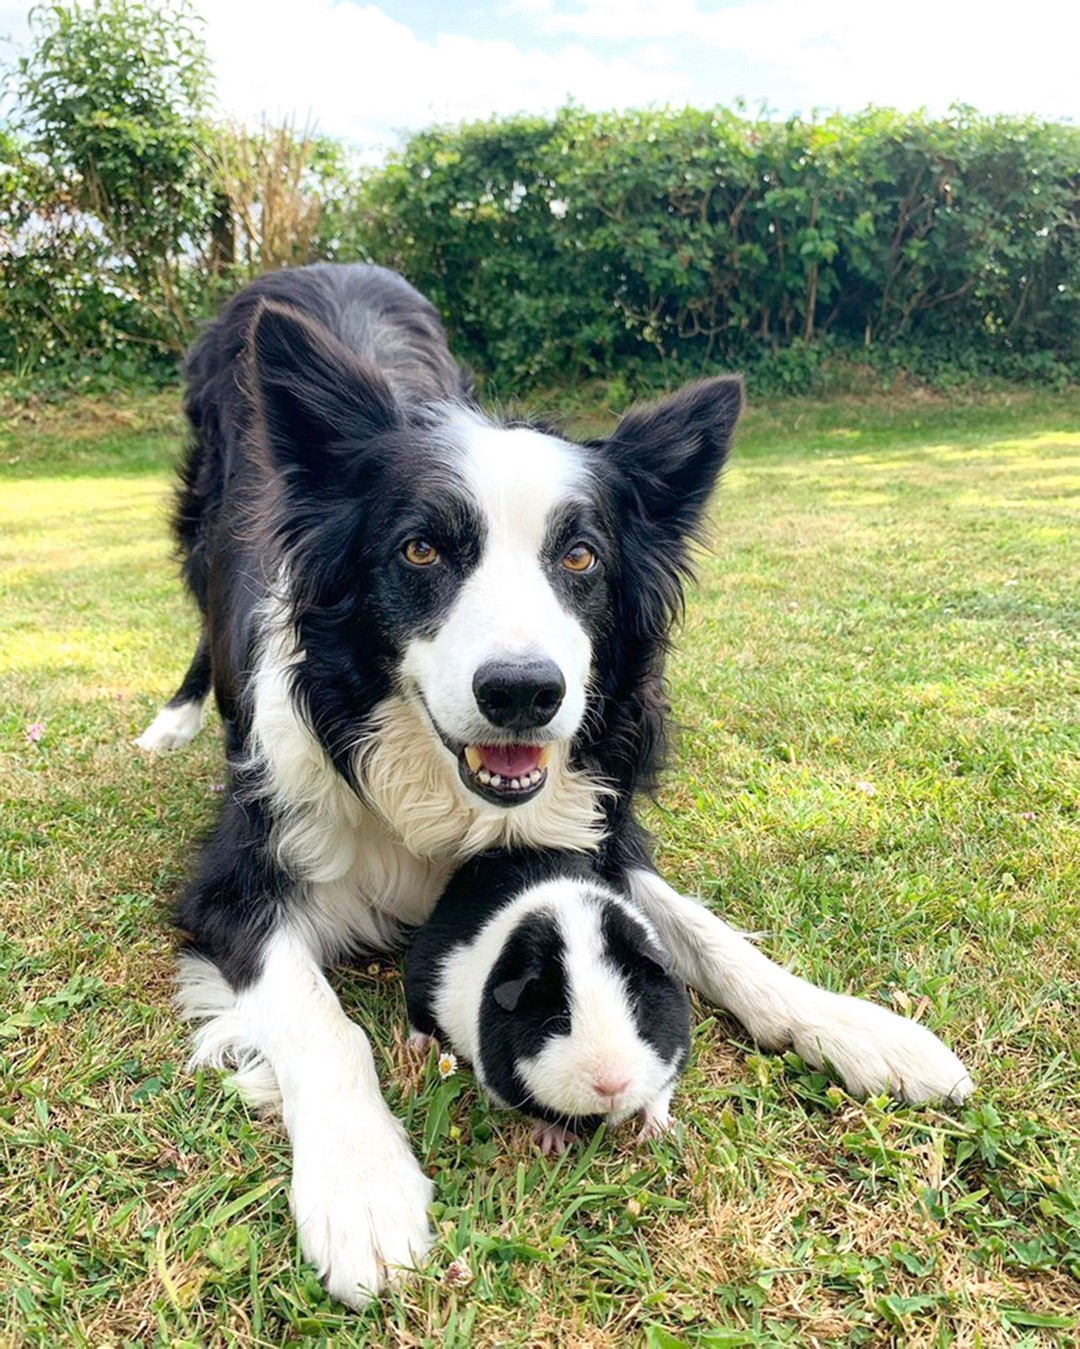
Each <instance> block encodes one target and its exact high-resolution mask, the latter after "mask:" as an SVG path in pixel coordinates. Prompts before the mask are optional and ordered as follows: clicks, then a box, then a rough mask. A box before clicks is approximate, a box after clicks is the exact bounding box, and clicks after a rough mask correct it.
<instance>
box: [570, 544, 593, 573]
mask: <svg viewBox="0 0 1080 1349" xmlns="http://www.w3.org/2000/svg"><path fill="white" fill-rule="evenodd" d="M599 560H600V559H599V558H598V557H597V556H596V554H595V553H594V552H593V550H592V549H591V548H590V547H589V545H588V544H587V543H575V544H574V546H573V548H570V549H568V551H567V553H566V556H565V557H564V558H563V560H562V564H563V566H564V567H565V568H566V570H567V571H574V572H577V573H578V574H579V575H581V574H583V573H584V572H587V571H592V570H593V568H594V567H595V566H596V564H597V562H598V561H599Z"/></svg>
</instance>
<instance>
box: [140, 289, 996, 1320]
mask: <svg viewBox="0 0 1080 1349" xmlns="http://www.w3.org/2000/svg"><path fill="white" fill-rule="evenodd" d="M742 398H743V395H742V386H741V383H740V382H739V380H738V379H735V378H716V379H708V380H704V381H703V382H701V383H698V384H694V385H691V386H690V387H688V388H685V389H683V390H682V391H681V392H679V393H676V394H674V395H673V396H671V397H669V398H667V399H666V400H664V401H662V402H660V403H657V404H656V405H654V406H651V407H644V408H639V409H635V410H632V411H630V412H629V413H627V414H626V416H624V417H623V419H622V421H621V422H620V423H619V425H618V427H617V429H616V430H615V431H614V433H613V434H612V435H611V436H610V437H609V438H607V439H605V440H597V441H593V442H589V443H587V444H575V443H572V442H571V441H569V440H567V439H565V438H563V437H562V436H560V435H557V434H554V433H552V432H551V431H550V430H547V429H543V428H540V427H534V426H531V425H526V424H523V423H520V422H514V421H498V420H494V419H492V418H491V417H489V416H487V415H485V414H484V413H483V412H482V411H481V410H480V408H479V407H478V406H477V405H476V403H475V402H474V400H473V398H472V396H471V390H470V382H469V380H468V378H467V377H466V376H465V375H464V374H463V372H462V371H461V369H460V368H459V367H458V366H457V365H456V364H455V362H454V360H453V359H452V357H451V355H450V352H449V350H448V347H447V343H446V337H445V333H444V331H443V327H442V324H441V323H440V320H439V317H438V315H437V313H436V311H435V309H434V308H433V307H432V305H431V304H429V303H428V302H427V301H426V300H425V299H424V298H423V297H422V296H420V295H419V294H418V293H417V292H416V291H415V290H413V289H412V287H410V286H409V285H408V284H407V283H406V282H405V281H403V280H402V279H401V278H400V277H398V276H396V275H394V274H393V273H390V272H387V271H384V270H382V269H380V268H377V267H367V266H333V265H323V266H316V267H307V268H299V269H296V270H293V271H284V272H278V273H276V274H274V275H270V276H266V277H264V278H262V279H261V280H258V281H256V282H254V283H253V284H252V285H250V286H248V287H247V288H246V289H245V290H244V291H242V292H241V293H240V294H238V295H237V296H236V297H234V299H233V300H232V301H231V302H230V303H229V304H228V305H227V306H226V307H225V309H224V311H223V313H222V314H221V316H220V318H218V319H217V321H216V322H214V323H212V324H211V325H210V326H209V327H208V328H207V329H206V331H205V332H204V334H203V335H202V337H201V338H200V339H199V341H198V342H197V344H196V345H195V348H194V350H193V351H192V353H191V356H190V359H189V362H188V367H187V394H186V400H185V409H186V412H187V416H188V418H189V420H190V423H191V428H192V437H191V441H190V446H189V449H188V452H187V455H186V458H185V461H184V463H183V466H182V469H181V484H180V489H179V494H178V500H177V506H176V513H175V532H176V536H177V539H178V541H179V545H180V550H181V555H182V558H183V572H184V578H185V580H186V583H187V585H188V587H189V588H190V590H191V592H192V594H193V595H194V597H195V599H196V601H197V602H198V605H199V609H200V611H201V613H202V617H203V629H202V636H201V638H200V641H199V645H198V649H197V651H196V653H195V658H194V660H193V661H192V664H191V668H190V669H189V671H188V673H187V676H186V677H185V679H184V682H183V684H182V686H181V688H180V690H179V692H178V693H177V694H176V696H175V697H174V698H173V699H172V700H171V702H170V703H169V704H168V705H167V706H166V707H165V708H164V709H163V710H162V712H161V713H160V714H159V715H158V717H157V718H156V719H155V720H154V722H153V723H152V724H151V725H150V726H149V727H148V729H147V730H146V731H145V732H144V734H143V735H142V737H141V738H140V741H139V743H140V744H141V745H142V746H143V747H144V748H148V749H164V748H171V747H173V746H176V745H178V744H183V743H185V742H186V741H188V740H190V739H191V737H192V736H193V735H194V734H195V732H196V731H197V730H198V729H199V726H200V724H201V721H202V713H203V707H204V704H205V702H206V699H207V697H208V696H209V694H210V691H211V688H212V690H213V693H214V696H215V698H216V701H217V705H218V708H219V709H220V712H221V716H222V719H223V722H224V726H225V736H226V748H227V755H228V762H229V786H228V791H227V793H226V795H225V797H224V807H223V811H222V815H221V819H220V821H219V823H218V825H217V828H216V830H215V832H214V833H213V835H212V837H211V838H210V839H209V840H208V842H207V843H206V845H205V846H204V848H203V851H202V854H201V857H200V860H199V862H198V864H197V867H196V869H195V873H194V876H193V879H192V881H191V883H190V885H189V886H188V888H187V891H186V893H185V894H184V896H183V898H182V900H181V902H180V908H179V923H180V926H181V928H182V929H183V930H184V932H185V933H186V947H185V950H184V952H183V954H182V957H181V962H182V969H181V1001H182V1006H183V1008H184V1010H185V1011H186V1013H187V1014H188V1015H190V1016H191V1017H193V1018H196V1019H198V1020H199V1021H200V1022H201V1026H200V1028H199V1030H198V1031H197V1033H196V1036H195V1061H197V1062H201V1063H208V1064H215V1065H222V1064H225V1063H228V1064H231V1065H232V1066H233V1067H234V1068H235V1069H236V1070H237V1077H238V1080H239V1083H240V1085H241V1087H242V1088H245V1089H246V1090H247V1092H248V1094H249V1096H250V1097H252V1098H254V1099H256V1100H262V1101H263V1102H276V1103H278V1104H279V1105H280V1108H281V1111H282V1113H283V1116H284V1121H285V1125H286V1128H287V1129H288V1132H289V1136H290V1139H291V1143H292V1148H293V1176H292V1203H293V1210H294V1212H295V1216H296V1221H297V1223H298V1225H299V1230H300V1237H301V1244H302V1248H303V1251H304V1253H305V1254H306V1256H307V1257H308V1258H309V1259H310V1260H312V1261H313V1262H314V1263H315V1264H316V1265H317V1266H318V1268H319V1270H320V1273H321V1274H322V1276H323V1278H324V1279H325V1281H326V1285H327V1287H328V1289H329V1290H330V1291H331V1292H332V1293H333V1294H335V1295H336V1296H337V1297H339V1298H340V1299H341V1300H342V1301H344V1302H347V1303H351V1304H353V1305H354V1306H358V1305H361V1304H362V1303H363V1302H364V1301H365V1300H366V1299H367V1298H369V1297H371V1296H373V1295H374V1294H376V1293H377V1292H378V1290H379V1289H380V1288H381V1287H382V1286H383V1285H384V1284H385V1282H386V1281H387V1279H388V1278H391V1277H393V1275H394V1273H395V1271H397V1270H400V1269H402V1268H405V1267H409V1266H412V1265H414V1264H416V1262H418V1261H419V1260H421V1259H422V1257H423V1256H424V1254H425V1253H426V1251H427V1250H428V1248H429V1246H430V1243H431V1241H432V1234H431V1231H430V1229H429V1225H428V1216H427V1206H428V1202H429V1200H430V1198H431V1189H432V1187H431V1182H430V1181H429V1179H428V1178H427V1176H426V1175H425V1173H424V1171H423V1170H422V1169H421V1168H420V1166H419V1164H418V1163H417V1160H416V1158H415V1157H414V1155H413V1153H412V1150H411V1149H410V1146H409V1143H408V1141H407V1139H406V1137H405V1133H404V1131H403V1129H402V1127H401V1125H400V1124H399V1123H398V1121H397V1120H396V1119H395V1118H394V1116H393V1115H392V1114H391V1113H390V1111H389V1109H388V1108H387V1106H386V1105H385V1104H384V1102H383V1100H382V1097H381V1094H380V1090H379V1083H378V1080H377V1077H376V1073H375V1067H374V1061H373V1057H372V1052H371V1048H370V1046H369V1043H368V1040H367V1037H366V1035H365V1034H364V1031H363V1030H362V1029H361V1027H360V1026H358V1025H356V1024H355V1023H354V1022H353V1021H351V1020H350V1019H349V1018H348V1017H347V1016H346V1015H345V1013H344V1011H343V1010H342V1008H341V1006H340V1004H339V1002H338V1000H337V998H336V996H335V995H334V993H333V991H332V990H331V987H330V985H329V983H328V982H327V981H326V979H325V977H324V975H323V970H324V969H325V968H326V967H327V966H328V965H329V964H331V963H332V962H334V961H336V960H338V959H340V958H343V957H347V956H348V955H349V954H350V953H353V952H357V951H361V950H372V949H378V950H386V949H389V948H391V947H393V946H394V945H395V944H396V942H397V941H398V938H399V936H400V935H401V934H402V931H403V929H404V927H406V926H407V925H410V924H419V923H422V922H423V921H424V919H425V917H426V915H427V914H428V912H429V910H430V909H431V907H432V905H433V904H434V902H435V900H436V898H437V897H438V895H439V894H440V892H441V890H442V889H443V887H444V885H445V883H446V881H447V879H448V877H449V875H450V873H451V872H452V871H453V870H454V869H455V867H456V866H457V865H459V864H460V863H461V862H462V861H463V860H464V859H466V858H468V857H470V856H472V855H474V854H476V853H478V852H480V851H481V850H483V849H487V848H492V847H514V848H522V847H525V848H530V847H536V848H564V849H565V848H569V849H576V850H582V851H589V852H592V853H593V854H594V855H595V857H596V859H597V866H598V868H599V871H600V873H601V874H602V875H603V876H604V877H605V878H606V879H607V880H608V881H610V882H611V883H612V884H614V885H616V886H617V887H619V888H621V889H622V891H623V892H624V893H626V894H627V895H628V896H629V897H630V899H631V900H632V901H633V902H635V903H636V904H637V905H639V906H640V908H641V909H642V910H643V911H644V913H645V914H646V915H647V917H648V918H649V920H650V921H651V922H652V924H653V926H654V927H655V929H656V931H657V932H658V934H659V936H660V938H661V940H662V941H663V943H664V945H665V946H666V948H667V950H668V952H669V953H670V955H671V957H672V959H673V961H674V965H675V969H676V971H677V973H678V974H679V975H680V976H681V977H682V978H683V979H684V980H685V981H686V982H688V983H689V984H691V985H693V987H695V988H696V989H698V990H699V991H700V992H701V993H702V994H703V995H704V996H705V997H706V998H708V999H710V1000H711V1001H712V1002H714V1003H715V1004H717V1005H718V1006H719V1007H721V1008H723V1009H725V1010H726V1011H728V1012H730V1013H731V1014H732V1015H734V1016H735V1017H737V1018H738V1020H739V1021H740V1022H741V1023H742V1024H743V1025H744V1026H745V1027H746V1029H747V1031H748V1032H749V1034H750V1035H751V1036H752V1037H753V1038H754V1040H755V1041H757V1043H758V1044H760V1045H762V1046H765V1047H769V1048H783V1047H787V1046H791V1047H793V1048H794V1049H795V1050H797V1052H798V1053H799V1054H800V1055H801V1056H802V1057H803V1058H804V1059H805V1060H807V1062H809V1063H811V1064H814V1065H818V1066H821V1065H825V1064H828V1065H829V1066H830V1068H831V1070H832V1071H833V1072H835V1073H836V1074H837V1076H838V1077H839V1078H840V1079H841V1080H842V1081H843V1082H844V1083H845V1084H846V1085H847V1087H848V1088H850V1089H851V1090H852V1091H853V1092H856V1093H860V1094H862V1093H868V1092H873V1093H876V1092H885V1091H888V1092H892V1093H893V1094H894V1095H895V1096H897V1097H899V1098H900V1099H903V1100H906V1101H913V1102H915V1101H926V1100H931V1099H947V1100H953V1101H958V1100H962V1099H963V1098H964V1097H965V1096H966V1095H967V1094H968V1092H969V1091H970V1090H971V1088H972V1084H971V1079H970V1078H969V1077H968V1074H967V1073H966V1072H965V1070H964V1068H963V1066H962V1065H961V1063H960V1062H959V1060H958V1059H957V1058H956V1057H955V1056H954V1055H953V1054H952V1052H951V1051H950V1050H949V1049H947V1048H946V1047H945V1046H944V1045H943V1044H942V1043H941V1041H940V1040H938V1039H937V1038H936V1037H935V1036H934V1035H933V1034H932V1033H931V1032H930V1031H929V1030H926V1029H925V1028H924V1027H922V1026H920V1025H918V1024H917V1023H916V1022H914V1021H910V1020H905V1019H903V1018H901V1017H898V1016H895V1015H893V1014H892V1013H890V1012H887V1011H886V1010H885V1009H884V1008H881V1007H878V1006H874V1005H872V1004H869V1003H867V1002H864V1001H861V1000H859V999H856V998H851V997H845V996H841V995H838V994H834V993H829V992H826V991H824V990H823V989H820V988H818V987H815V986H814V985H812V984H809V983H807V982H805V981H804V980H802V979H800V978H798V977H796V976H795V975H794V974H791V973H788V972H787V971H786V970H784V969H781V968H780V967H779V966H777V965H775V964H773V963H772V962H771V961H770V960H768V959H767V958H766V956H765V955H763V954H762V953H761V952H760V951H759V950H758V949H757V948H756V947H755V946H754V945H752V944H751V942H750V941H748V940H747V938H746V937H744V936H742V935H740V934H739V933H737V932H736V931H734V930H733V929H732V928H731V927H729V926H727V925H726V924H725V923H724V922H722V921H721V919H720V918H718V917H716V916H715V915H713V914H712V913H711V912H709V910H708V909H706V908H705V907H704V906H702V905H701V904H700V903H699V902H698V901H696V900H694V899H691V898H687V897H684V896H683V895H681V894H678V893H677V892H676V891H675V890H673V889H672V888H671V887H670V886H669V885H667V884H665V882H664V881H663V880H661V879H660V877H659V876H658V875H657V873H656V871H655V870H654V868H653V865H652V861H651V857H650V850H649V843H648V839H647V837H646V835H645V833H644V831H643V830H642V828H641V827H640V825H639V824H638V823H637V821H636V820H635V816H634V800H635V797H636V795H637V794H638V793H639V792H642V791H647V790H651V788H652V787H653V785H654V779H655V775H656V772H657V770H658V766H659V759H660V756H661V752H662V749H663V743H664V720H665V713H666V704H665V698H664V685H663V663H664V656H665V652H666V649H667V645H668V638H669V634H670V630H671V626H672V623H673V620H674V619H675V617H676V615H677V613H678V610H679V606H680V603H681V582H682V578H683V576H684V573H685V570H686V565H687V549H688V545H689V543H690V541H691V540H692V539H693V537H694V535H695V532H696V530H697V528H698V526H699V524H700V522H701V519H702V516H703V513H704V511H705V509H706V507H707V504H708V501H709V498H710V495H711V493H712V491H713V488H714V486H715V485H716V482H717V478H718V476H719V473H720V470H721V467H722V465H723V463H724V459H725V457H726V455H727V452H728V447H729V444H730V441H731V437H732V432H733V429H734V427H735V422H736V419H737V418H738V415H739V411H740V408H741V405H742Z"/></svg>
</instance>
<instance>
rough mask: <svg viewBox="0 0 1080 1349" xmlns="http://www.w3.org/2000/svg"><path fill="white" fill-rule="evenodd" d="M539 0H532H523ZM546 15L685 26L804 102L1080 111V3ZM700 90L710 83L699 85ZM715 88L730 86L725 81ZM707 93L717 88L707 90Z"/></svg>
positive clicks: (562, 26) (941, 0) (546, 17)
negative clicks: (1018, 6) (1079, 62)
mask: <svg viewBox="0 0 1080 1349" xmlns="http://www.w3.org/2000/svg"><path fill="white" fill-rule="evenodd" d="M521 3H522V7H523V8H525V7H526V6H528V7H529V8H531V3H530V0H521ZM536 21H537V25H538V27H540V28H541V29H542V30H543V31H544V32H545V33H547V34H549V35H560V34H561V35H567V36H569V35H572V36H574V37H578V38H605V39H607V40H609V41H611V40H615V39H622V40H628V39H643V40H649V41H653V40H658V39H664V40H666V41H668V42H670V41H671V40H672V39H674V38H677V37H678V38H683V39H686V40H688V41H689V42H692V43H693V44H695V45H704V46H707V47H710V48H712V49H713V50H715V51H717V52H724V53H727V54H728V55H730V56H736V57H739V58H741V59H742V60H743V61H744V62H746V63H747V64H748V66H749V67H750V69H748V71H747V73H748V75H751V73H752V78H753V79H754V80H756V82H757V83H758V86H759V87H757V88H753V87H748V88H745V89H744V90H743V92H744V93H746V94H747V95H748V96H750V97H751V98H754V99H756V98H758V97H765V98H770V97H774V96H775V90H776V88H777V84H778V82H779V81H783V82H784V84H785V85H787V86H789V88H790V89H793V90H795V91H796V99H797V100H801V104H802V110H803V111H804V112H809V111H810V109H811V108H813V107H815V106H821V107H840V108H842V109H844V110H846V111H853V110H855V109H858V108H861V107H865V106H866V105H868V104H870V103H876V104H878V105H891V106H896V107H899V108H916V107H920V106H927V107H929V108H931V109H932V110H938V111H941V110H944V108H945V107H947V106H948V104H950V103H952V102H967V103H971V104H973V105H974V106H975V107H977V108H979V109H980V110H981V111H985V112H1028V111H1030V112H1037V113H1040V114H1042V115H1044V116H1048V117H1072V118H1078V119H1080V79H1078V78H1077V73H1076V63H1077V52H1078V51H1080V4H1077V3H1076V0H1043V3H1041V4H1039V5H1029V6H1028V7H1027V8H1026V9H1024V10H1022V11H1021V10H1017V9H1015V8H1012V7H1009V8H1006V7H1005V6H1000V7H995V6H993V5H988V4H986V3H985V2H984V0H905V3H904V4H903V5H884V4H874V3H868V2H867V0H816V2H815V3H810V0H748V2H747V3H743V4H739V3H733V4H726V5H724V6H723V7H721V6H719V5H717V4H716V3H710V2H709V0H555V2H554V3H548V4H546V5H544V7H543V10H542V12H541V13H540V14H539V15H538V16H537V20H536ZM695 92H696V94H697V96H698V97H699V98H700V97H701V95H702V90H701V89H700V85H699V88H698V89H697V90H696V91H695ZM712 97H713V98H722V97H723V94H722V93H721V92H719V91H718V92H717V93H715V94H714V95H713V96H712ZM701 101H703V102H709V101H711V99H710V98H709V96H707V95H706V96H705V97H704V98H702V99H701Z"/></svg>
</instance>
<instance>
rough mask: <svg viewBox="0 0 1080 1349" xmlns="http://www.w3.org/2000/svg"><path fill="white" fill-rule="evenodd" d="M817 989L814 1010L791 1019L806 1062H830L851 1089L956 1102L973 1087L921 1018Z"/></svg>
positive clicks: (910, 1101)
mask: <svg viewBox="0 0 1080 1349" xmlns="http://www.w3.org/2000/svg"><path fill="white" fill-rule="evenodd" d="M818 992H819V998H818V999H815V1000H814V1002H815V1005H814V1006H813V1008H812V1010H811V1014H810V1015H809V1016H808V1017H807V1018H806V1020H805V1021H804V1022H803V1023H802V1024H799V1023H798V1022H795V1024H793V1025H792V1028H791V1031H792V1043H793V1046H794V1048H795V1050H796V1051H797V1052H798V1053H799V1054H800V1055H801V1057H802V1058H804V1059H806V1061H807V1062H808V1063H811V1064H814V1065H816V1066H821V1065H823V1064H825V1063H828V1064H829V1065H831V1067H832V1069H833V1070H834V1071H835V1072H836V1073H837V1074H838V1075H839V1077H840V1079H841V1081H842V1082H843V1083H844V1085H845V1086H846V1087H847V1089H848V1090H849V1091H850V1092H851V1093H852V1094H853V1095H855V1096H877V1095H881V1094H883V1093H887V1094H889V1095H891V1096H894V1097H895V1098H896V1099H897V1100H899V1101H906V1102H907V1103H908V1104H910V1105H923V1104H926V1103H927V1102H930V1101H949V1102H953V1103H957V1104H958V1103H959V1102H961V1101H963V1100H965V1099H966V1098H967V1097H968V1096H970V1095H971V1093H972V1092H973V1091H974V1090H975V1084H974V1082H973V1081H972V1080H971V1076H970V1074H969V1073H968V1071H967V1069H966V1068H965V1067H964V1065H963V1064H962V1063H961V1062H960V1060H959V1059H958V1058H957V1057H956V1055H955V1054H954V1053H953V1052H952V1050H951V1049H949V1048H948V1046H947V1045H945V1044H944V1043H943V1042H942V1041H941V1040H939V1039H938V1037H937V1036H936V1035H935V1034H934V1033H933V1031H930V1030H927V1028H926V1027H925V1026H922V1025H920V1024H919V1023H918V1022H917V1021H911V1020H909V1019H908V1018H907V1017H902V1016H897V1015H896V1013H895V1012H890V1011H888V1010H886V1008H884V1007H879V1006H878V1005H877V1004H876V1003H872V1002H865V1001H864V1000H863V999H861V998H849V997H844V996H843V995H841V994H836V993H821V992H820V990H819V991H818ZM793 1021H794V1018H793Z"/></svg>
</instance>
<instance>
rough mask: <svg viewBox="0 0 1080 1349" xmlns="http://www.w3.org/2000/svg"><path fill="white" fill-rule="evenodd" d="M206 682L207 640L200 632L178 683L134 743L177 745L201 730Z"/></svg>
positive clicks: (154, 747)
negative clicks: (192, 654) (187, 664)
mask: <svg viewBox="0 0 1080 1349" xmlns="http://www.w3.org/2000/svg"><path fill="white" fill-rule="evenodd" d="M210 684H211V672H210V644H209V642H208V641H207V638H206V633H205V632H203V633H202V635H201V636H200V637H199V644H198V646H197V647H196V648H195V655H194V656H193V657H192V658H191V664H190V665H189V666H188V670H187V674H185V675H184V678H183V681H182V682H181V684H180V687H179V688H178V689H177V690H176V692H175V693H174V694H173V696H172V697H171V698H170V699H169V701H168V702H167V703H166V704H165V706H164V707H163V708H162V709H161V711H160V712H159V713H158V714H157V716H156V717H155V718H154V720H153V721H152V722H151V723H150V725H149V726H147V728H146V730H145V731H143V733H142V735H140V736H139V737H138V738H137V739H136V741H135V744H136V745H138V747H139V748H140V749H149V750H162V749H178V748H179V747H180V746H181V745H186V744H187V743H188V742H189V741H191V740H194V739H195V737H196V736H197V735H198V734H199V732H200V731H201V730H202V724H203V717H204V716H205V713H206V700H207V698H209V696H210Z"/></svg>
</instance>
